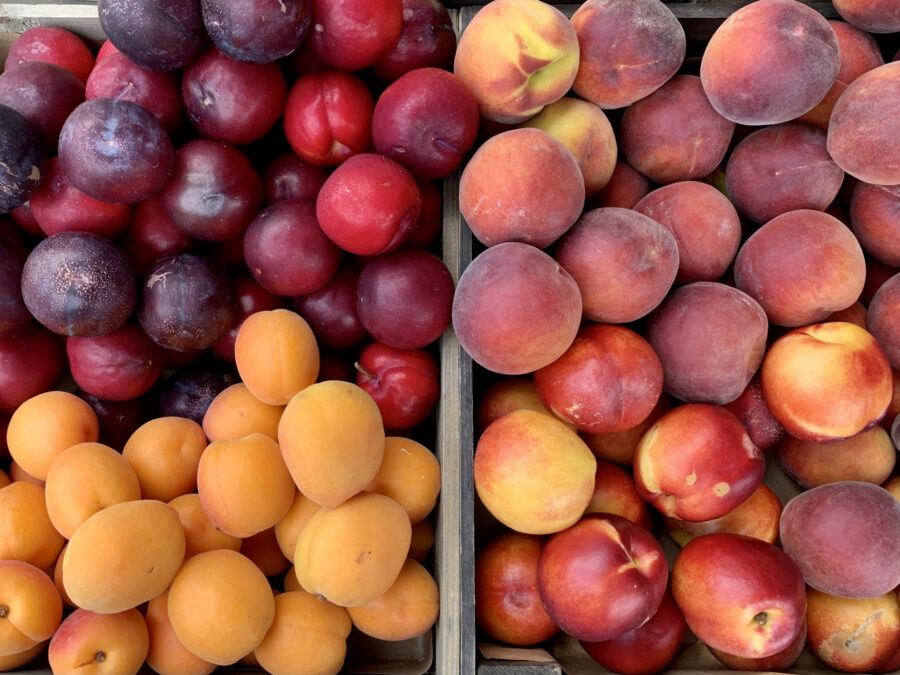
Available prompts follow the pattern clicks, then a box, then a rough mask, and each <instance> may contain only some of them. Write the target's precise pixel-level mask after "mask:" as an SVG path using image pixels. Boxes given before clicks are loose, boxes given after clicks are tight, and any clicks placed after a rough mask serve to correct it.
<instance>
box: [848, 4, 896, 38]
mask: <svg viewBox="0 0 900 675" xmlns="http://www.w3.org/2000/svg"><path fill="white" fill-rule="evenodd" d="M834 8H835V9H836V10H837V13H838V14H840V16H841V18H842V19H843V20H844V21H846V22H847V23H849V24H851V25H853V26H856V27H857V28H859V29H860V30H864V31H867V32H869V33H895V32H897V31H900V8H898V7H897V5H896V4H894V3H893V2H890V1H889V0H835V1H834Z"/></svg>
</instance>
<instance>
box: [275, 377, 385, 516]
mask: <svg viewBox="0 0 900 675" xmlns="http://www.w3.org/2000/svg"><path fill="white" fill-rule="evenodd" d="M278 443H279V445H280V446H281V451H282V453H283V455H284V460H285V462H286V464H287V467H288V469H289V470H290V473H291V476H292V477H293V479H294V482H295V483H296V484H297V487H298V488H300V491H301V492H302V493H303V494H305V495H306V496H307V497H309V498H310V499H312V500H313V501H314V502H316V503H317V504H321V505H322V506H327V507H328V508H335V507H336V506H338V505H339V504H341V503H342V502H344V501H346V500H347V499H349V498H350V497H352V496H353V495H355V494H357V493H358V492H360V491H361V490H363V489H365V487H366V485H368V484H369V483H370V482H371V481H372V479H373V478H374V477H375V475H376V474H377V473H378V468H379V467H380V466H381V460H382V457H383V456H384V443H385V441H384V425H383V424H382V422H381V413H380V412H379V411H378V405H377V404H376V403H375V401H374V400H373V399H372V397H371V396H369V394H367V393H366V392H365V391H364V390H363V389H362V388H361V387H358V386H357V385H355V384H352V383H350V382H343V381H339V380H326V381H324V382H318V383H316V384H313V385H310V386H309V387H307V388H306V389H304V390H303V391H301V392H300V393H298V394H296V395H295V396H294V397H293V398H292V399H291V400H290V402H289V403H288V404H287V407H285V409H284V412H283V413H282V415H281V421H280V422H279V424H278Z"/></svg>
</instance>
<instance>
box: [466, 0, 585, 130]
mask: <svg viewBox="0 0 900 675" xmlns="http://www.w3.org/2000/svg"><path fill="white" fill-rule="evenodd" d="M578 61H579V48H578V39H577V38H576V36H575V31H574V30H573V28H572V25H571V24H570V23H569V20H568V19H567V18H566V16H565V15H564V14H563V13H562V12H560V11H559V10H558V9H556V8H555V7H552V6H550V5H548V4H546V3H543V2H540V1H539V0H499V2H498V1H495V2H491V3H489V4H487V5H485V6H484V7H482V8H481V9H479V10H478V13H477V14H476V15H475V16H474V17H472V20H471V21H470V22H469V25H468V26H466V29H465V30H464V31H463V34H462V35H461V36H460V38H459V42H458V44H457V47H456V55H455V57H454V61H453V72H454V73H455V74H456V75H457V76H458V77H460V78H461V79H462V80H463V82H465V83H466V85H468V87H469V88H470V89H471V90H472V93H473V94H474V95H475V98H476V99H477V100H478V108H479V111H480V112H481V116H482V117H484V118H486V119H489V120H493V121H495V122H503V123H506V124H512V123H516V122H522V121H524V120H526V119H528V118H529V117H533V116H534V115H536V114H537V113H538V112H540V110H541V109H542V108H543V107H544V106H545V105H546V104H548V103H552V102H553V101H556V100H558V99H560V98H562V96H563V95H564V94H565V93H566V92H567V91H568V90H569V88H570V87H571V86H572V82H573V81H574V79H575V73H576V72H577V70H578Z"/></svg>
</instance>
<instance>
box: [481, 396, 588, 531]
mask: <svg viewBox="0 0 900 675" xmlns="http://www.w3.org/2000/svg"><path fill="white" fill-rule="evenodd" d="M596 471H597V461H596V460H595V459H594V455H593V454H592V453H591V451H590V449H589V448H588V447H587V445H585V443H584V441H582V440H581V439H580V438H579V437H578V435H577V434H576V433H575V432H574V431H572V430H571V429H569V428H568V427H566V426H565V425H564V424H563V423H562V422H560V421H558V420H556V419H554V418H552V417H549V416H547V415H544V414H541V413H538V412H534V411H531V410H517V411H515V412H511V413H509V414H508V415H505V416H504V417H501V418H500V419H498V420H497V421H495V422H494V423H492V424H491V425H490V426H489V427H488V428H487V429H485V431H484V433H483V434H482V435H481V438H479V440H478V443H477V445H476V448H475V460H474V476H475V490H476V492H477V493H478V497H479V498H480V499H481V501H482V502H483V503H484V506H485V507H486V508H487V509H488V511H490V512H491V514H492V515H493V516H494V517H495V518H497V520H499V521H500V522H502V523H503V524H504V525H506V526H507V527H509V528H511V529H513V530H515V531H517V532H522V533H525V534H549V533H551V532H558V531H560V530H563V529H565V528H567V527H569V526H571V525H573V524H574V523H575V522H576V521H577V520H578V519H579V518H580V517H581V515H582V514H583V513H584V510H585V508H587V505H588V503H590V500H591V496H592V495H593V492H594V477H595V474H596Z"/></svg>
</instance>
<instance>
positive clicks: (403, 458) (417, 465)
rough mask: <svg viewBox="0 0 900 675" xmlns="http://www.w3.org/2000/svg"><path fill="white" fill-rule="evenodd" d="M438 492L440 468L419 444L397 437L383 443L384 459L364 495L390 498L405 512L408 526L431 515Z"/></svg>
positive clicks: (435, 459)
mask: <svg viewBox="0 0 900 675" xmlns="http://www.w3.org/2000/svg"><path fill="white" fill-rule="evenodd" d="M440 491H441V465H440V463H439V462H438V459H437V457H435V456H434V453H433V452H431V450H429V449H428V448H426V447H425V446H424V445H422V444H421V443H417V442H416V441H414V440H411V439H409V438H402V437H400V436H388V437H387V438H385V439H384V458H383V459H382V460H381V466H380V467H379V469H378V473H377V474H376V475H375V478H373V479H372V482H371V483H369V485H368V486H366V492H377V493H378V494H380V495H384V496H385V497H390V498H391V499H393V500H394V501H396V502H399V504H400V505H401V506H402V507H403V508H404V509H406V512H407V514H409V520H410V522H411V523H418V522H419V521H420V520H422V519H423V518H424V517H425V516H427V515H428V514H429V513H431V511H432V509H433V508H434V505H435V503H436V502H437V498H438V494H439V493H440Z"/></svg>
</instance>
